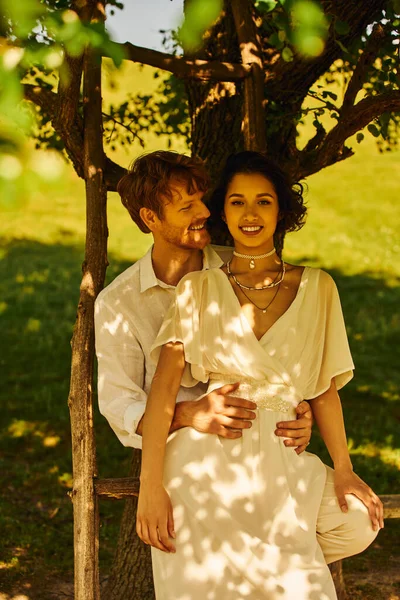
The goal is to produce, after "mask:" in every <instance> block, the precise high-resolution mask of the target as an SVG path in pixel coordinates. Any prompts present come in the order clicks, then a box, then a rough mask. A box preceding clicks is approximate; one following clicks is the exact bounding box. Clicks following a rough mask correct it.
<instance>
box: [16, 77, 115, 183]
mask: <svg viewBox="0 0 400 600" xmlns="http://www.w3.org/2000/svg"><path fill="white" fill-rule="evenodd" d="M23 90H24V97H25V99H26V100H29V101H30V102H33V104H36V106H39V108H40V109H41V110H42V111H43V112H44V113H45V114H46V115H48V116H49V118H50V119H51V122H52V125H53V127H54V129H55V131H56V132H57V133H58V134H59V136H60V137H61V139H62V141H63V143H64V146H65V150H66V152H67V154H68V157H69V159H70V160H71V162H72V164H73V166H74V169H75V171H76V172H77V174H78V176H79V177H81V178H83V122H82V118H81V116H80V115H79V113H76V115H75V121H74V122H73V123H72V126H71V128H70V129H69V130H66V129H65V128H59V127H58V124H57V110H58V98H57V94H56V93H55V92H52V91H51V90H50V89H45V88H42V87H40V86H37V85H32V84H29V83H25V84H23ZM125 173H126V169H124V168H123V167H121V166H120V165H118V164H117V163H115V162H114V161H113V160H111V158H109V157H108V156H105V172H104V177H105V181H106V184H107V189H108V191H109V192H115V191H116V190H117V183H118V181H119V180H120V179H121V177H122V176H123V175H124V174H125Z"/></svg>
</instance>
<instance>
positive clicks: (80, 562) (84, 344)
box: [68, 0, 107, 600]
mask: <svg viewBox="0 0 400 600" xmlns="http://www.w3.org/2000/svg"><path fill="white" fill-rule="evenodd" d="M88 3H89V4H90V3H91V4H93V17H94V19H96V20H97V21H98V22H100V23H101V22H103V21H104V5H103V4H102V2H101V0H95V2H94V1H93V2H90V1H88ZM94 52H95V51H93V50H90V49H87V50H86V51H85V55H84V60H83V64H84V69H83V71H84V84H83V153H82V154H83V174H84V178H85V185H86V223H87V226H86V243H85V260H84V263H83V265H82V280H81V286H80V296H79V304H78V310H77V319H76V323H75V327H74V334H73V338H72V365H71V385H70V393H69V397H68V405H69V410H70V417H71V434H72V467H73V477H74V485H73V490H72V493H71V498H72V502H73V509H74V571H75V573H74V582H75V594H74V598H75V600H100V584H99V569H98V545H99V539H98V536H99V523H98V521H99V514H98V497H97V494H96V492H95V488H94V477H95V476H96V469H97V467H96V447H95V438H94V424H93V391H92V390H93V370H94V301H95V299H96V296H97V294H98V293H99V291H100V289H101V288H102V286H103V283H104V277H105V271H106V266H107V214H106V202H107V187H106V184H105V180H104V167H105V159H104V152H103V128H102V101H101V57H100V56H98V55H97V56H96V55H95V54H94ZM78 93H79V88H78Z"/></svg>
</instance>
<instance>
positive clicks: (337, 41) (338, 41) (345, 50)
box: [335, 40, 349, 54]
mask: <svg viewBox="0 0 400 600" xmlns="http://www.w3.org/2000/svg"><path fill="white" fill-rule="evenodd" d="M335 42H336V43H337V45H338V46H339V48H340V49H341V50H342V52H344V53H345V54H348V53H349V51H348V50H347V48H346V46H345V45H344V44H342V42H341V41H340V40H335Z"/></svg>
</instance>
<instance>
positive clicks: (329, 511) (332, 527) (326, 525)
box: [317, 467, 378, 564]
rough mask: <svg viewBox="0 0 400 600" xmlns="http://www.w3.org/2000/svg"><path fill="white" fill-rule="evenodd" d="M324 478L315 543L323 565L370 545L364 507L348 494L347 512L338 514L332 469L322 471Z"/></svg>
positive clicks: (370, 533) (373, 533)
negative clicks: (317, 544)
mask: <svg viewBox="0 0 400 600" xmlns="http://www.w3.org/2000/svg"><path fill="white" fill-rule="evenodd" d="M326 470H327V478H326V484H325V489H324V494H323V497H322V502H321V507H320V510H319V513H318V520H317V539H318V543H319V545H320V546H321V549H322V552H323V553H324V557H325V560H326V562H327V564H329V563H332V562H334V561H336V560H342V559H343V558H346V557H347V556H353V555H354V554H359V553H360V552H362V551H363V550H365V549H366V548H368V546H369V545H370V544H371V543H372V542H373V541H374V539H375V538H376V536H377V535H378V531H374V530H373V529H372V525H371V519H370V517H369V514H368V509H367V507H366V506H365V505H364V504H363V503H362V502H361V500H359V499H358V498H357V497H356V496H353V495H352V494H347V495H346V500H347V504H348V507H349V510H348V512H347V513H344V512H342V511H341V510H340V506H339V502H338V500H337V497H336V494H335V488H334V483H333V469H331V468H330V467H326Z"/></svg>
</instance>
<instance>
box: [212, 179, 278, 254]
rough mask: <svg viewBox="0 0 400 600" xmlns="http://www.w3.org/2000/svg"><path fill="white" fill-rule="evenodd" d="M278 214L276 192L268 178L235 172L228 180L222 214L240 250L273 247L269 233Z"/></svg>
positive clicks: (273, 227)
mask: <svg viewBox="0 0 400 600" xmlns="http://www.w3.org/2000/svg"><path fill="white" fill-rule="evenodd" d="M278 215H279V203H278V196H277V194H276V191H275V188H274V186H273V184H272V183H271V181H270V180H269V179H267V178H266V177H264V175H261V174H260V173H237V174H236V175H235V176H234V177H233V178H232V180H231V182H230V184H229V186H228V189H227V192H226V196H225V204H224V214H223V218H224V220H225V222H226V224H227V225H228V229H229V231H230V233H231V235H232V237H233V239H234V240H235V247H236V249H237V250H238V251H239V252H240V251H241V250H240V248H242V249H243V250H246V249H247V250H249V249H255V248H257V249H259V250H260V254H261V253H262V251H263V250H264V251H265V252H268V251H269V250H271V249H272V248H273V235H274V233H275V229H276V225H277V222H278Z"/></svg>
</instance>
